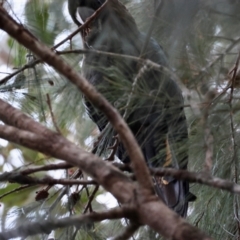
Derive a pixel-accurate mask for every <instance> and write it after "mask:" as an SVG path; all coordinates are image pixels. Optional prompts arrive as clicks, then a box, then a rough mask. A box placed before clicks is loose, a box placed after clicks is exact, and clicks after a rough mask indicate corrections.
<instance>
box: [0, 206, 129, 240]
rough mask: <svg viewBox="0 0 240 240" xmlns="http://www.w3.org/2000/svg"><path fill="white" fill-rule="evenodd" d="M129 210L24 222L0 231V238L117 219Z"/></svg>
mask: <svg viewBox="0 0 240 240" xmlns="http://www.w3.org/2000/svg"><path fill="white" fill-rule="evenodd" d="M129 212H131V210H130V209H129V208H113V209H111V210H109V211H105V212H99V213H96V212H92V213H89V214H84V215H81V216H73V217H66V218H61V219H55V218H54V219H48V220H43V219H41V221H38V222H34V223H31V222H25V223H23V225H21V226H19V227H16V228H14V229H10V230H8V231H4V232H1V233H0V239H1V240H7V239H10V238H16V237H23V238H26V237H28V236H31V235H35V234H40V233H45V234H49V233H50V232H51V231H52V230H54V229H56V228H65V227H69V226H75V227H77V228H79V227H81V226H82V225H83V224H86V223H89V222H100V221H103V220H105V219H119V218H124V217H125V216H127V215H129Z"/></svg>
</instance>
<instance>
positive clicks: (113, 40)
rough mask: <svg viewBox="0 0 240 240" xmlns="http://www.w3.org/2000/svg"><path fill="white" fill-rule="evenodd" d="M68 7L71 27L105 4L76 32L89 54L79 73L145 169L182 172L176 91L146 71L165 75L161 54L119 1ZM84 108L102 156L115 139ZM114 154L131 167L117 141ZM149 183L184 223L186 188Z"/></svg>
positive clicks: (173, 182) (184, 142)
mask: <svg viewBox="0 0 240 240" xmlns="http://www.w3.org/2000/svg"><path fill="white" fill-rule="evenodd" d="M68 4H69V7H68V8H69V13H70V15H71V17H72V19H73V21H74V23H75V24H77V26H81V25H82V24H83V23H84V22H86V20H87V19H88V18H89V17H90V16H91V15H92V14H93V13H94V12H95V11H96V10H97V9H99V7H101V6H102V5H103V4H105V5H104V6H103V7H102V8H101V11H100V12H99V14H98V15H97V16H96V17H95V18H94V19H92V21H91V22H90V23H89V24H88V26H87V28H88V29H89V30H88V31H84V30H83V31H82V36H83V38H84V41H85V43H86V44H84V46H85V48H88V50H93V51H89V52H88V53H87V54H86V55H85V56H84V61H83V66H82V73H83V75H84V76H85V78H86V79H87V80H88V81H89V82H90V83H91V84H93V85H94V86H95V87H96V88H97V90H98V91H99V92H100V93H102V94H103V95H104V96H105V98H106V99H107V100H108V101H109V102H110V103H111V104H112V105H113V106H114V107H116V108H117V109H118V111H119V112H120V113H121V115H122V116H123V117H124V119H125V121H126V122H127V124H128V126H129V128H130V130H131V131H132V133H133V134H134V136H135V138H136V140H137V142H138V144H139V146H140V147H141V150H142V152H143V154H144V157H145V160H146V164H147V165H148V167H151V168H157V167H172V168H176V169H184V170H185V169H187V165H188V128H187V121H186V117H185V113H184V109H183V106H184V100H183V96H182V92H181V89H180V87H179V86H178V84H177V83H176V82H175V81H174V80H173V79H172V78H171V77H170V76H169V74H166V73H165V72H164V71H162V70H161V69H160V68H156V67H154V66H153V65H151V63H152V62H154V63H156V64H158V65H161V66H162V67H164V68H166V69H170V67H169V63H168V60H167V57H166V54H165V52H164V50H163V48H162V47H161V46H160V45H159V44H158V43H157V42H156V41H155V40H154V39H153V38H148V36H147V35H146V34H144V33H141V32H140V31H139V29H138V27H137V24H136V22H135V19H134V18H133V16H132V15H131V14H130V13H129V11H128V10H127V8H126V7H125V5H123V4H122V3H121V2H119V0H109V1H108V2H107V3H105V0H76V1H74V0H68ZM78 19H79V20H78ZM146 43H147V45H146ZM145 45H146V47H144V46H145ZM94 50H98V51H104V52H107V53H109V54H99V53H97V52H95V51H94ZM110 53H111V54H110ZM124 56H126V57H124ZM136 59H142V60H143V61H141V62H139V61H137V60H136ZM145 60H150V61H151V63H149V62H148V61H145ZM84 102H85V106H86V109H87V112H88V115H89V117H90V118H91V119H92V120H93V122H94V123H96V125H97V127H98V129H99V131H100V132H102V134H103V137H102V139H101V142H100V143H99V146H98V147H99V149H100V152H101V153H102V152H103V151H104V150H106V149H108V148H109V147H111V145H112V144H113V139H114V136H115V134H116V133H115V132H114V130H113V129H112V127H111V126H109V124H108V120H107V118H106V117H105V116H104V115H103V113H101V112H100V111H99V110H97V109H96V108H95V107H94V106H93V105H92V103H91V102H90V101H89V100H88V99H87V98H85V97H84ZM115 154H116V156H117V157H118V158H119V159H120V160H121V161H122V162H123V163H125V164H131V160H130V159H129V156H128V155H127V153H126V151H125V148H124V146H123V144H122V143H121V141H119V142H118V144H117V149H116V153H115ZM153 182H154V186H155V192H156V194H157V195H158V196H159V198H161V200H162V201H163V202H164V203H165V204H166V205H167V206H168V207H169V208H171V209H172V210H174V211H175V212H176V213H178V214H179V215H180V216H182V217H186V216H187V210H188V202H189V201H192V200H194V199H195V196H194V195H192V194H191V193H190V192H189V183H188V182H187V181H182V180H177V179H175V178H174V177H171V176H166V177H156V176H155V177H153Z"/></svg>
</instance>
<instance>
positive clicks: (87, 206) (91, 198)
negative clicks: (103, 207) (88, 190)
mask: <svg viewBox="0 0 240 240" xmlns="http://www.w3.org/2000/svg"><path fill="white" fill-rule="evenodd" d="M98 189H99V185H97V186H96V187H95V189H94V190H93V192H92V194H91V196H90V197H89V198H88V203H87V205H86V207H85V209H84V211H83V213H86V212H87V210H88V208H90V206H91V203H92V201H93V199H94V197H95V194H96V193H97V191H98Z"/></svg>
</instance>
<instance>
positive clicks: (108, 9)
mask: <svg viewBox="0 0 240 240" xmlns="http://www.w3.org/2000/svg"><path fill="white" fill-rule="evenodd" d="M104 3H105V4H104ZM103 4H104V6H103V8H102V9H101V10H100V12H99V14H98V15H97V16H96V17H95V18H94V19H93V20H92V21H91V23H90V24H89V25H88V26H87V27H88V30H90V31H85V32H84V35H85V34H89V33H90V32H92V34H96V32H97V33H98V34H99V33H102V34H107V33H109V31H111V32H112V31H118V32H119V35H128V34H129V33H132V34H134V33H138V28H137V25H136V23H135V20H134V18H133V17H132V16H131V14H130V13H129V12H128V10H127V9H126V7H125V6H124V5H123V4H122V3H120V2H119V1H118V0H68V9H69V14H70V15H71V17H72V19H73V21H74V23H75V24H77V25H78V26H81V25H82V24H83V23H85V22H86V20H87V19H88V18H89V17H90V16H92V15H93V13H94V12H95V11H96V10H98V9H99V8H100V7H101V6H102V5H103Z"/></svg>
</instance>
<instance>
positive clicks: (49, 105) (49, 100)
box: [47, 93, 62, 135]
mask: <svg viewBox="0 0 240 240" xmlns="http://www.w3.org/2000/svg"><path fill="white" fill-rule="evenodd" d="M47 104H48V107H49V110H50V114H51V118H52V122H53V125H54V127H55V128H56V130H57V132H58V133H59V134H60V135H62V133H61V130H60V128H59V127H58V125H57V122H56V119H55V116H54V114H53V110H52V105H51V99H50V96H49V94H48V93H47Z"/></svg>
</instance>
